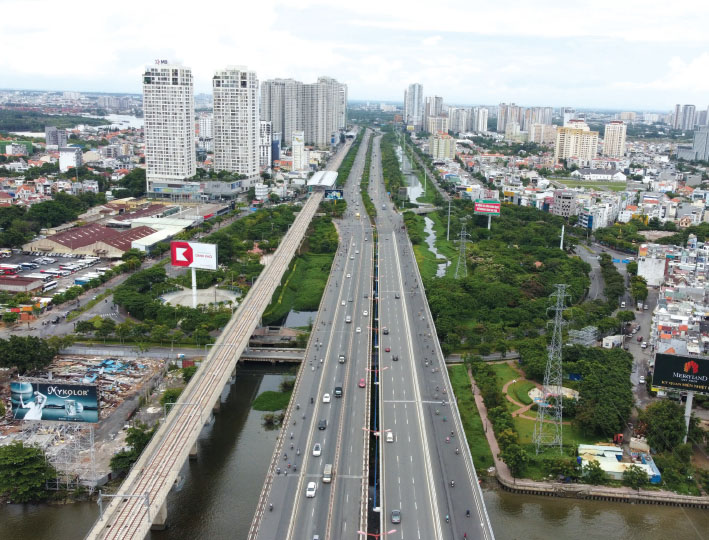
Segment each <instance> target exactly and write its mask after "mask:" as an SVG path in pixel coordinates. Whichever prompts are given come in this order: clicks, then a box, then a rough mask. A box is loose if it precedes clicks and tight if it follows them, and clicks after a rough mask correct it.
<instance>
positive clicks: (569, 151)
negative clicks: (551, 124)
mask: <svg viewBox="0 0 709 540" xmlns="http://www.w3.org/2000/svg"><path fill="white" fill-rule="evenodd" d="M597 151H598V132H597V131H590V130H589V128H588V125H587V124H586V123H585V122H583V121H580V120H572V121H571V122H570V126H569V127H557V128H556V145H555V146H554V162H555V163H556V162H558V161H559V160H560V159H568V158H572V157H575V158H578V160H579V162H581V164H582V165H584V166H587V165H588V164H590V162H591V160H592V159H593V158H595V157H596V153H597Z"/></svg>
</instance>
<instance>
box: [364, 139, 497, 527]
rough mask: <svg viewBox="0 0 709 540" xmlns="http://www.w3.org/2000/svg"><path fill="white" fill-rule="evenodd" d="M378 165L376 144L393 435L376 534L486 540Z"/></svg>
mask: <svg viewBox="0 0 709 540" xmlns="http://www.w3.org/2000/svg"><path fill="white" fill-rule="evenodd" d="M380 162H381V153H380V152H379V138H376V139H375V143H374V152H373V155H372V163H373V168H372V174H371V181H370V182H371V183H370V196H371V197H372V200H373V202H374V204H375V207H376V209H377V220H376V222H377V229H378V232H379V261H380V266H379V311H380V322H379V324H380V339H381V343H380V350H381V355H382V360H381V368H380V369H381V381H380V385H379V387H380V414H381V429H382V431H383V433H384V435H383V436H382V437H380V440H382V439H383V440H384V441H386V440H387V437H386V433H387V432H388V433H391V434H392V436H393V441H392V442H381V445H380V456H381V460H382V482H381V491H380V494H381V499H382V500H381V501H379V502H378V504H379V505H380V507H381V513H380V516H381V518H380V519H381V531H382V532H387V531H397V533H398V534H397V535H396V538H397V539H398V538H401V539H405V540H406V539H422V538H425V539H449V538H450V539H453V538H458V539H459V538H463V535H467V538H483V539H492V538H494V536H493V533H492V528H491V526H490V523H489V519H488V516H487V513H486V510H485V506H484V503H483V500H482V493H481V490H480V487H479V485H478V481H477V476H476V473H475V469H474V467H473V463H472V457H471V455H470V453H469V451H468V446H467V443H466V442H465V439H464V437H465V435H464V433H463V429H462V424H461V421H460V417H459V415H458V411H457V407H456V406H455V404H451V403H449V399H450V397H451V396H452V390H451V387H450V381H449V379H448V375H447V372H446V370H445V367H444V361H443V354H442V351H441V349H440V345H439V343H438V339H437V336H436V333H435V328H434V324H433V321H432V317H431V314H430V312H429V310H428V304H427V302H426V298H425V292H424V290H423V284H422V282H421V278H420V275H419V273H418V268H417V266H416V263H415V260H414V256H413V253H412V250H411V245H410V242H409V240H408V237H407V235H406V233H405V231H404V230H403V229H402V226H403V219H402V217H401V216H400V215H399V214H398V213H397V212H396V211H395V209H394V208H393V206H392V204H391V201H390V200H389V198H388V197H387V195H386V192H385V189H384V184H383V181H382V175H381V167H380ZM385 327H386V328H387V329H388V334H387V333H385V331H384V328H385ZM387 348H389V349H390V351H389V352H387ZM395 357H397V358H398V360H395V359H394V358H395ZM456 449H458V452H456ZM451 481H453V482H454V483H455V486H454V487H452V486H451ZM393 510H399V511H400V521H401V522H400V523H395V522H393V520H392V511H393ZM467 510H470V517H467V515H466V511H467ZM446 516H448V518H449V519H448V521H446Z"/></svg>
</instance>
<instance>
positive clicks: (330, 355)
mask: <svg viewBox="0 0 709 540" xmlns="http://www.w3.org/2000/svg"><path fill="white" fill-rule="evenodd" d="M369 137H370V134H369V132H368V133H366V134H365V136H364V138H363V141H362V144H361V146H360V149H359V152H358V154H357V156H356V158H355V161H354V164H353V166H352V169H351V171H350V175H349V178H348V180H347V182H346V187H345V198H346V200H347V204H348V210H347V212H346V213H345V215H344V217H343V219H342V220H340V221H339V222H338V227H339V233H340V245H339V248H338V252H337V255H336V257H335V261H334V263H333V269H332V272H331V274H330V277H329V279H328V283H327V286H326V290H325V294H324V295H323V299H322V301H321V304H320V309H319V313H318V317H317V319H316V321H315V324H314V327H313V332H312V334H311V337H310V342H309V345H308V350H307V351H306V357H305V358H306V361H305V362H304V364H303V367H302V369H301V371H300V374H299V376H298V380H297V383H296V388H295V390H294V397H293V399H292V400H291V407H290V410H289V413H288V416H287V419H286V421H285V422H286V423H285V425H284V428H283V437H282V439H281V440H280V441H279V444H278V445H277V448H276V451H275V453H274V457H273V460H272V463H271V467H270V469H269V471H268V474H267V482H266V485H265V489H264V492H263V493H262V496H261V501H260V504H259V510H258V511H257V513H256V516H255V518H254V522H253V524H252V528H251V532H250V535H249V537H250V538H262V539H272V538H284V539H286V538H288V539H304V538H307V539H311V538H313V537H315V536H319V537H320V538H321V539H324V538H354V537H355V536H356V534H357V531H358V530H359V529H360V527H362V526H363V521H362V520H363V516H364V512H365V510H366V505H364V504H363V501H366V490H367V477H366V471H367V460H366V457H367V448H368V447H367V442H368V432H367V431H365V428H366V427H368V410H369V406H368V405H369V389H370V384H369V380H370V372H369V371H368V367H369V354H368V351H369V350H370V339H371V332H370V331H369V330H370V325H371V322H370V321H371V317H372V261H373V254H372V244H373V242H372V231H371V226H370V224H369V221H368V220H367V219H366V218H365V217H357V214H358V213H359V214H360V215H362V216H364V215H366V214H365V212H364V209H363V207H362V203H361V196H360V194H359V187H358V184H359V180H360V178H361V176H362V171H363V168H364V163H365V154H366V150H367V145H368V142H369ZM348 321H349V322H348ZM341 357H342V360H341ZM338 388H340V389H341V392H342V393H341V396H338V393H339V391H338V390H337V389H338ZM323 422H324V424H323ZM316 444H318V445H319V452H314V447H315V445H316ZM315 454H318V455H315ZM326 465H331V466H332V475H331V481H330V482H326V481H325V480H326V478H324V472H325V467H326ZM294 469H297V470H294ZM311 482H314V483H315V486H316V490H315V496H314V497H306V489H307V486H308V484H310V483H311ZM271 505H273V507H272V508H273V509H272V510H271Z"/></svg>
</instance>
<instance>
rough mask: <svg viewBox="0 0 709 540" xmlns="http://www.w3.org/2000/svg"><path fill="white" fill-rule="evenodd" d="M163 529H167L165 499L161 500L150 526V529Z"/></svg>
mask: <svg viewBox="0 0 709 540" xmlns="http://www.w3.org/2000/svg"><path fill="white" fill-rule="evenodd" d="M165 529H167V500H165V501H163V503H162V506H160V510H158V513H157V514H156V515H155V517H154V518H153V524H152V526H151V527H150V530H151V531H164V530H165Z"/></svg>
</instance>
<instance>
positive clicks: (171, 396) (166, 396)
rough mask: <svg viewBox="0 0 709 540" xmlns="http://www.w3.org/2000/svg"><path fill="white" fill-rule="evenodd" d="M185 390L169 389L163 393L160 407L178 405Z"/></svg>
mask: <svg viewBox="0 0 709 540" xmlns="http://www.w3.org/2000/svg"><path fill="white" fill-rule="evenodd" d="M183 390H184V388H168V389H167V390H165V392H163V394H162V396H160V405H162V406H165V405H167V404H168V403H177V400H178V399H179V397H180V394H182V391H183ZM168 410H169V409H168Z"/></svg>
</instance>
